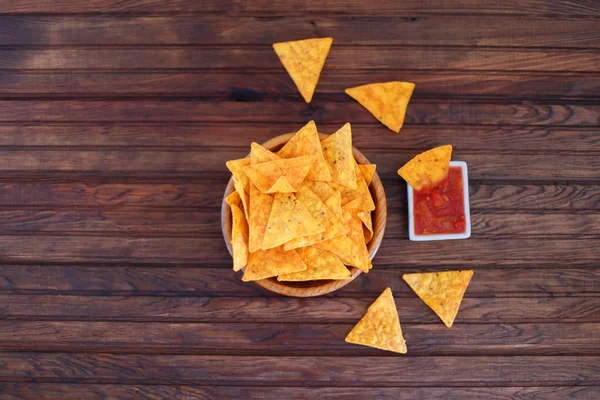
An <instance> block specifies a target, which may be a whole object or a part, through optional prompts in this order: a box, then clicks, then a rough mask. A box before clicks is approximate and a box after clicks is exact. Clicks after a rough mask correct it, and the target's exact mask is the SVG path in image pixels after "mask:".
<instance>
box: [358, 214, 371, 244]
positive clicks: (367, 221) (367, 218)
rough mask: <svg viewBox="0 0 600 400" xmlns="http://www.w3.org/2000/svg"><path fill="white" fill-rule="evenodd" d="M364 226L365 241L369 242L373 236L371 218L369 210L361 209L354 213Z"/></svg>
mask: <svg viewBox="0 0 600 400" xmlns="http://www.w3.org/2000/svg"><path fill="white" fill-rule="evenodd" d="M356 215H357V216H358V218H359V219H360V220H361V221H362V223H363V224H364V226H365V229H363V233H364V235H365V242H366V243H369V241H371V239H372V238H373V221H372V220H371V211H361V212H359V213H357V214H356Z"/></svg>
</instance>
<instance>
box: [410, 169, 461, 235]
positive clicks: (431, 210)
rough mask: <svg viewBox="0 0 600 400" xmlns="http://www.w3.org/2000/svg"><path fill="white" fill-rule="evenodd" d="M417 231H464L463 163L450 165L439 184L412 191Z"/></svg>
mask: <svg viewBox="0 0 600 400" xmlns="http://www.w3.org/2000/svg"><path fill="white" fill-rule="evenodd" d="M413 214H414V220H415V234H416V235H433V234H440V233H442V234H443V233H464V232H465V231H466V229H467V223H466V221H465V199H464V192H463V177H462V168H461V167H450V171H448V176H446V178H445V179H444V180H443V181H441V182H440V183H439V184H437V185H436V186H433V187H431V188H424V189H422V190H420V191H418V192H417V191H414V192H413Z"/></svg>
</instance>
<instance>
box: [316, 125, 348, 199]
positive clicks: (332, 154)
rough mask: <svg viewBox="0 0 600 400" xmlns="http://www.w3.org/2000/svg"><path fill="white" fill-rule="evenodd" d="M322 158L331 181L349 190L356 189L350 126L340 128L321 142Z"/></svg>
mask: <svg viewBox="0 0 600 400" xmlns="http://www.w3.org/2000/svg"><path fill="white" fill-rule="evenodd" d="M321 148H322V149H323V156H324V157H325V161H327V165H328V167H329V171H330V172H331V180H332V182H334V183H337V184H339V185H342V186H347V187H349V188H350V189H356V172H355V170H354V164H355V161H354V155H353V154H352V130H351V128H350V124H349V123H347V124H346V125H344V126H342V127H341V128H340V129H339V130H338V131H337V132H336V133H334V134H333V135H330V136H329V137H328V138H327V139H324V140H323V141H322V142H321Z"/></svg>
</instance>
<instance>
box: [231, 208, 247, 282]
mask: <svg viewBox="0 0 600 400" xmlns="http://www.w3.org/2000/svg"><path fill="white" fill-rule="evenodd" d="M231 219H232V228H231V248H232V250H233V270H234V271H239V270H240V269H242V268H244V267H245V266H246V264H247V263H248V223H247V222H246V218H245V217H244V212H243V211H242V210H240V208H239V207H238V206H236V205H235V204H232V205H231Z"/></svg>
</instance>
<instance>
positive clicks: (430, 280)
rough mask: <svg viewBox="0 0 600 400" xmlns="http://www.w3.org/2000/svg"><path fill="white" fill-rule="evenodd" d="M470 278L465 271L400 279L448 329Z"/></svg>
mask: <svg viewBox="0 0 600 400" xmlns="http://www.w3.org/2000/svg"><path fill="white" fill-rule="evenodd" d="M472 276H473V271H471V270H465V271H445V272H426V273H417V274H404V275H402V279H404V281H405V282H406V283H408V285H409V286H410V287H411V289H412V290H414V291H415V293H416V294H417V295H418V296H419V297H420V298H421V300H423V301H424V302H425V304H427V305H428V306H429V307H430V308H431V309H432V310H433V311H434V312H435V313H436V314H437V315H438V317H440V319H441V320H442V321H443V322H444V324H445V325H446V326H447V327H448V328H450V327H451V326H452V324H453V323H454V318H456V314H457V313H458V309H459V308H460V303H461V301H462V299H463V296H464V294H465V291H466V290H467V286H469V282H471V277H472Z"/></svg>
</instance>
